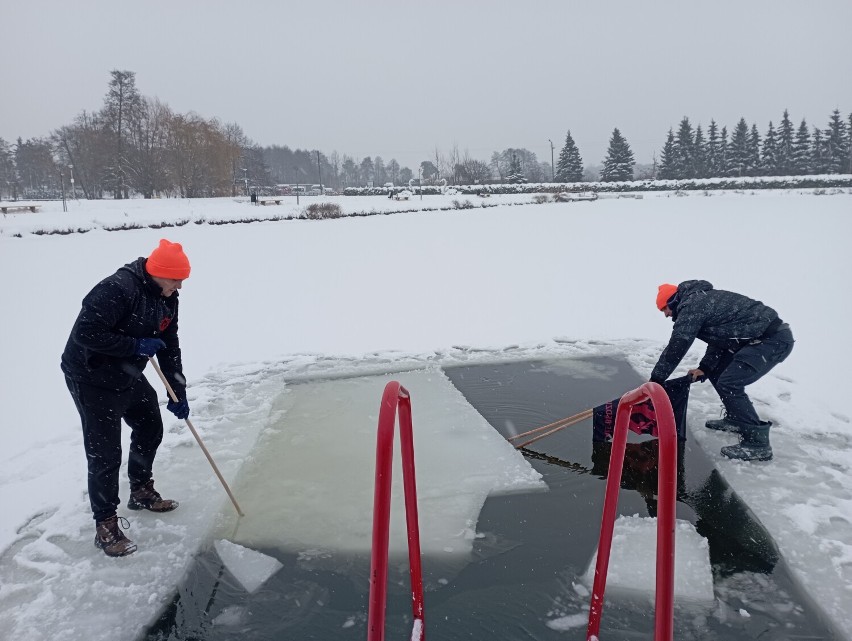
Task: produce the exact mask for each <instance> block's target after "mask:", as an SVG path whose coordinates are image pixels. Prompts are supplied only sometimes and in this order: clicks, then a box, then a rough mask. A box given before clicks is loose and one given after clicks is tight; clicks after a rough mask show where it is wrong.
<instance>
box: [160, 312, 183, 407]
mask: <svg viewBox="0 0 852 641" xmlns="http://www.w3.org/2000/svg"><path fill="white" fill-rule="evenodd" d="M162 339H163V342H165V344H166V347H165V349H161V350H160V351H159V352H158V353H157V362H158V363H159V364H160V369H161V370H163V375H164V376H165V377H166V380H167V381H168V382H169V385H171V386H172V389H173V390H174V391H175V395H176V396H177V397H178V400H183V399H184V398H186V379H185V378H184V376H183V362H182V360H181V352H180V341H179V340H178V312H177V306H176V307H175V314H174V316H173V317H172V321H171V323H169V326H168V327H167V328H166V330H165V331H164V332H163V335H162Z"/></svg>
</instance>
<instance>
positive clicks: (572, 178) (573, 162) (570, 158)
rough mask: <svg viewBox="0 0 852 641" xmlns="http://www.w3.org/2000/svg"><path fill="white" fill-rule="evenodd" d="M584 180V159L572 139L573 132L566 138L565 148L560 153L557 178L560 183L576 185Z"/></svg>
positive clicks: (569, 132)
mask: <svg viewBox="0 0 852 641" xmlns="http://www.w3.org/2000/svg"><path fill="white" fill-rule="evenodd" d="M582 180H583V159H582V158H581V157H580V151H579V150H578V149H577V145H576V144H575V143H574V139H573V138H572V137H571V131H570V130H569V131H568V134H567V135H566V136H565V146H563V147H562V151H561V152H559V162H558V163H557V164H556V178H555V181H556V182H558V183H576V182H581V181H582Z"/></svg>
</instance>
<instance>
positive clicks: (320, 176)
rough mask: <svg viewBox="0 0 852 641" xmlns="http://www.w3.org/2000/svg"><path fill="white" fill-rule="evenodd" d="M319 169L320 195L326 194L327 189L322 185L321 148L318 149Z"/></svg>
mask: <svg viewBox="0 0 852 641" xmlns="http://www.w3.org/2000/svg"><path fill="white" fill-rule="evenodd" d="M317 171H318V172H319V182H320V192H321V193H320V196H325V189H323V187H322V165H320V155H319V150H317Z"/></svg>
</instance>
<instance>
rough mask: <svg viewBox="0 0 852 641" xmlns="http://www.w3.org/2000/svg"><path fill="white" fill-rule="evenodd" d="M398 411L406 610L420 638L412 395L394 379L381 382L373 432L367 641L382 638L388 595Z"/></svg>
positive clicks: (414, 636)
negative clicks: (405, 537) (405, 532)
mask: <svg viewBox="0 0 852 641" xmlns="http://www.w3.org/2000/svg"><path fill="white" fill-rule="evenodd" d="M397 412H399V444H400V452H401V454H402V481H403V488H404V491H405V524H406V527H407V529H408V565H409V569H410V575H411V609H412V613H413V615H414V625H413V628H412V630H413V631H412V634H411V641H424V640H425V638H426V634H425V623H424V610H423V577H422V570H421V565H420V526H419V524H418V519H417V486H416V484H415V481H414V438H413V431H412V427H411V397H410V396H409V394H408V390H406V389H405V388H404V387H402V386H401V385H400V384H399V383H397V382H396V381H391V382H390V383H388V384H387V385H386V386H385V391H384V394H383V395H382V404H381V407H380V409H379V427H378V434H377V436H376V488H375V493H374V496H373V554H372V559H371V561H370V605H369V612H368V615H367V641H384V638H385V607H386V605H387V594H388V539H389V533H390V498H391V463H392V462H393V427H394V423H395V419H396V414H397Z"/></svg>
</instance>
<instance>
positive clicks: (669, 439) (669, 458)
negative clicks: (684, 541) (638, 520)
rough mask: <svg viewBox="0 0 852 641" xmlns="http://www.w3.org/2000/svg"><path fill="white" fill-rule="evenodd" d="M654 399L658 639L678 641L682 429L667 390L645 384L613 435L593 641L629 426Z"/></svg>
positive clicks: (623, 409) (625, 402)
mask: <svg viewBox="0 0 852 641" xmlns="http://www.w3.org/2000/svg"><path fill="white" fill-rule="evenodd" d="M648 399H651V402H652V403H653V405H654V411H655V413H656V415H657V427H658V430H659V451H660V458H659V464H658V465H659V476H658V479H657V496H658V503H657V506H658V509H657V585H656V608H655V613H654V617H655V618H654V639H655V641H672V638H673V634H674V554H675V551H674V531H675V483H676V476H677V431H676V429H675V421H674V412H673V411H672V404H671V401H670V400H669V396H668V394H666V391H665V390H664V389H663V388H662V387H661V386H660V385H657V384H656V383H645V384H644V385H642V386H641V387H638V388H636V389H635V390H633V391H632V392H627V394H625V395H624V396H622V397H621V401H620V402H619V404H618V413H617V414H616V416H615V428H614V431H613V435H612V452H611V454H610V459H609V472H608V474H607V479H606V498H605V499H604V509H603V516H602V517H601V533H600V541H599V543H598V558H597V563H596V564H595V581H594V587H593V588H592V599H591V604H590V606H589V627H588V628H587V631H586V639H587V641H591V640H592V639H597V638H598V632H599V631H600V625H601V615H602V614H603V599H604V591H605V589H606V574H607V569H608V567H609V554H610V550H611V548H612V533H613V528H614V527H615V517H616V508H617V507H618V491H619V488H620V486H621V469H622V467H623V465H624V451H625V449H626V446H627V426H628V423H629V422H630V412H631V410H632V409H633V406H634V405H637V404H639V403H643V402H644V401H646V400H648Z"/></svg>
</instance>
